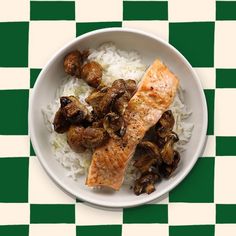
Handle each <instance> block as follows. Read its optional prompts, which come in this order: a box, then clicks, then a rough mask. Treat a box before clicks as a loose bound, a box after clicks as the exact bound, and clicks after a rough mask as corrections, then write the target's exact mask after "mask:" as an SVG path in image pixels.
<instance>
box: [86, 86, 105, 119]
mask: <svg viewBox="0 0 236 236" xmlns="http://www.w3.org/2000/svg"><path fill="white" fill-rule="evenodd" d="M107 90H108V88H107V87H103V88H101V89H100V90H94V91H93V92H92V93H91V94H90V95H89V96H88V97H87V98H86V99H85V101H86V102H87V103H88V104H89V105H90V106H92V108H93V111H94V113H95V115H99V114H100V102H101V99H102V98H103V96H104V95H105V93H106V92H107Z"/></svg>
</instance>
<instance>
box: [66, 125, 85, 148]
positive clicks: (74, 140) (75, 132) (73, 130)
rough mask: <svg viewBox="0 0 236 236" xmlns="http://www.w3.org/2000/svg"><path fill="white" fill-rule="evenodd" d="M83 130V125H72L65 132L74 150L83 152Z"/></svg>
mask: <svg viewBox="0 0 236 236" xmlns="http://www.w3.org/2000/svg"><path fill="white" fill-rule="evenodd" d="M84 130H85V129H84V127H81V126H75V125H72V126H70V128H69V130H68V132H67V142H68V144H69V146H70V147H71V149H72V150H74V151H75V152H83V151H85V149H86V148H85V147H84V146H83V145H82V142H81V141H82V137H83V133H84Z"/></svg>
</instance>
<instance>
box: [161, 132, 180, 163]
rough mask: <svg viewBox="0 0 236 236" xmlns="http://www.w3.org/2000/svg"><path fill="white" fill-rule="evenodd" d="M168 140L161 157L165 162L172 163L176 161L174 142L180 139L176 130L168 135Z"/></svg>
mask: <svg viewBox="0 0 236 236" xmlns="http://www.w3.org/2000/svg"><path fill="white" fill-rule="evenodd" d="M167 139H168V141H167V142H166V143H165V145H164V146H163V149H162V150H161V158H162V160H163V162H165V163H166V164H168V165H170V164H171V163H172V162H173V161H174V155H175V151H174V147H173V145H174V143H176V142H177V141H178V140H179V139H178V135H177V134H176V133H174V132H171V133H170V135H169V136H167Z"/></svg>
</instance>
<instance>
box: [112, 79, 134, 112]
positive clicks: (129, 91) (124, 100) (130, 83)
mask: <svg viewBox="0 0 236 236" xmlns="http://www.w3.org/2000/svg"><path fill="white" fill-rule="evenodd" d="M125 88H126V91H125V93H124V94H123V95H122V96H121V97H119V98H118V99H116V101H115V102H114V110H115V111H116V112H117V113H118V114H120V115H123V114H124V112H125V109H126V107H127V105H128V102H129V100H130V99H131V97H132V96H133V94H134V92H135V90H136V88H137V87H136V82H135V81H134V80H126V81H125Z"/></svg>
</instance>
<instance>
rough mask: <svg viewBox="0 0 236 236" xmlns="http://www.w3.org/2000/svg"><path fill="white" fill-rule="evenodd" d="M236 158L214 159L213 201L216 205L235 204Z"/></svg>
mask: <svg viewBox="0 0 236 236" xmlns="http://www.w3.org/2000/svg"><path fill="white" fill-rule="evenodd" d="M235 166H236V158H235V157H216V158H215V193H214V200H215V203H218V204H235V202H236V188H235V179H236V172H235Z"/></svg>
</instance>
